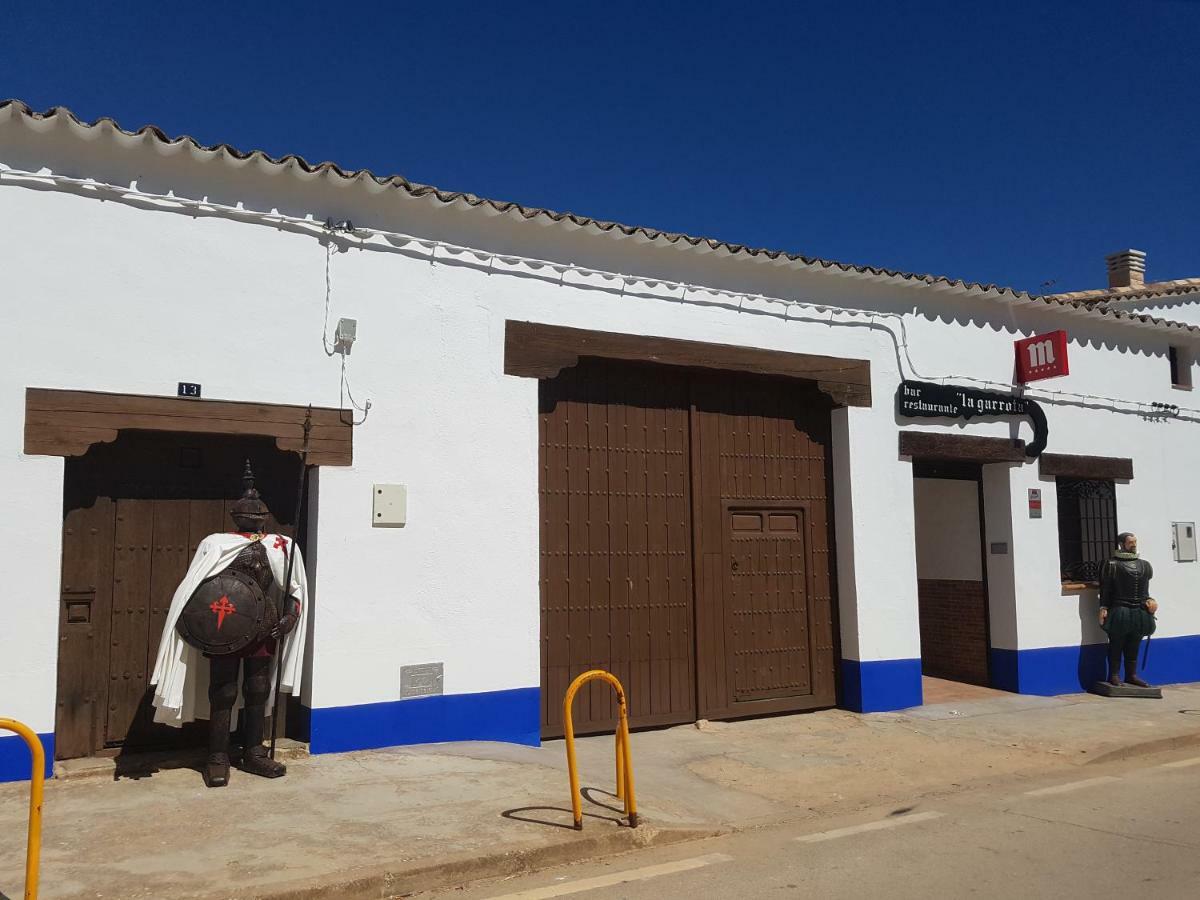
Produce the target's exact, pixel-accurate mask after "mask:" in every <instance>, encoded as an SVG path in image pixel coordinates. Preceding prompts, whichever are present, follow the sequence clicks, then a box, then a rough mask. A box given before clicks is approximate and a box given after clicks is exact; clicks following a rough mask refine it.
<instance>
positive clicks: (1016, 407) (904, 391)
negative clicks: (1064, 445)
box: [896, 380, 1048, 458]
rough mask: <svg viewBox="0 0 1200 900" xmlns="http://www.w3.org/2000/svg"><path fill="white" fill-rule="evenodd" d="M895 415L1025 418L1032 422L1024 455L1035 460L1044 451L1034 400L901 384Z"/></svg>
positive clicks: (1042, 423)
mask: <svg viewBox="0 0 1200 900" xmlns="http://www.w3.org/2000/svg"><path fill="white" fill-rule="evenodd" d="M896 412H897V414H898V415H901V416H905V417H906V418H921V419H974V418H977V417H978V418H981V419H1004V418H1023V417H1028V418H1029V420H1030V421H1031V422H1032V423H1033V443H1031V444H1027V445H1026V447H1025V455H1026V456H1028V457H1030V458H1036V457H1037V456H1040V455H1041V452H1042V451H1043V450H1045V449H1046V439H1047V437H1048V427H1047V424H1046V414H1045V413H1044V412H1043V411H1042V408H1041V407H1040V406H1039V405H1038V404H1037V402H1036V401H1034V400H1026V399H1025V398H1024V397H1014V396H1013V395H1012V394H1002V393H1000V392H999V391H983V390H979V389H978V388H967V387H959V386H958V385H952V384H933V383H932V382H928V381H907V380H906V381H902V382H900V388H899V390H897V391H896Z"/></svg>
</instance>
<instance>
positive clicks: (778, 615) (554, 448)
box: [540, 360, 836, 737]
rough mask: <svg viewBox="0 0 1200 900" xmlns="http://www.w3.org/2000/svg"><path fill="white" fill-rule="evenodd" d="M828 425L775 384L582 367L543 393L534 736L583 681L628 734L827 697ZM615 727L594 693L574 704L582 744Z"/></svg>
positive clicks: (628, 367)
mask: <svg viewBox="0 0 1200 900" xmlns="http://www.w3.org/2000/svg"><path fill="white" fill-rule="evenodd" d="M829 413H830V402H829V400H828V399H827V398H825V397H824V396H823V395H821V394H820V393H818V392H817V391H815V390H811V389H809V388H808V387H807V386H806V385H805V384H804V383H803V382H797V381H794V380H786V379H769V378H758V377H752V376H739V375H726V374H699V373H692V372H689V371H687V370H683V369H671V368H666V367H653V366H640V365H635V364H628V363H605V362H601V361H595V360H584V361H583V362H581V363H580V365H579V366H577V367H575V368H572V369H567V370H565V371H564V372H563V373H562V374H560V375H559V376H558V377H557V378H554V379H552V380H548V381H543V382H542V386H541V421H540V428H541V434H540V444H541V451H540V463H541V478H540V494H541V548H542V560H541V604H542V635H541V638H542V687H543V691H542V703H543V718H542V723H543V734H544V735H545V736H547V737H550V736H556V735H559V734H561V733H562V712H561V704H562V698H563V694H564V692H565V691H566V688H567V685H568V684H569V683H570V680H571V678H573V677H574V676H576V675H578V674H579V673H580V672H582V671H585V670H586V669H588V668H604V669H608V670H609V671H612V672H613V673H614V674H616V675H617V677H618V678H620V679H621V681H622V683H623V684H624V685H625V687H626V689H627V691H628V692H629V697H630V715H631V718H632V721H633V724H635V725H640V726H649V725H661V724H670V723H678V722H689V721H694V720H695V718H696V717H697V715H699V716H702V717H712V718H717V717H733V716H739V715H752V714H755V713H758V712H774V711H782V710H795V709H806V708H816V707H821V706H832V705H833V704H834V703H835V702H836V696H835V687H834V649H833V627H832V599H833V597H832V573H831V557H830V529H829V513H828V509H827V484H828V481H829V466H830V458H829V431H830V424H829ZM693 552H694V553H695V559H694V560H693ZM693 566H694V569H693ZM693 571H695V573H696V578H697V579H698V584H696V585H695V586H693V583H692V574H693ZM614 715H615V711H614V709H613V706H612V703H611V699H610V691H609V689H608V688H607V687H606V686H605V687H601V686H599V685H597V686H595V687H593V688H592V689H591V690H590V691H588V692H586V693H581V694H580V697H579V699H578V700H577V701H576V708H575V723H576V729H577V730H578V731H579V732H581V733H586V732H588V731H599V730H605V729H608V728H611V727H612V724H613V717H614Z"/></svg>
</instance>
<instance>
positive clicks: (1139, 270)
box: [1104, 250, 1146, 288]
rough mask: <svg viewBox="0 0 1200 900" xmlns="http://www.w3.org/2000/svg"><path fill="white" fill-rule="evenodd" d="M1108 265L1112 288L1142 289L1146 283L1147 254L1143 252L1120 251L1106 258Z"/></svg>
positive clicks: (1109, 281) (1109, 283)
mask: <svg viewBox="0 0 1200 900" xmlns="http://www.w3.org/2000/svg"><path fill="white" fill-rule="evenodd" d="M1104 261H1105V262H1106V263H1108V286H1109V287H1110V288H1140V287H1141V286H1142V285H1144V284H1145V283H1146V254H1145V253H1143V252H1142V251H1141V250H1120V251H1118V252H1116V253H1110V254H1108V256H1106V257H1104Z"/></svg>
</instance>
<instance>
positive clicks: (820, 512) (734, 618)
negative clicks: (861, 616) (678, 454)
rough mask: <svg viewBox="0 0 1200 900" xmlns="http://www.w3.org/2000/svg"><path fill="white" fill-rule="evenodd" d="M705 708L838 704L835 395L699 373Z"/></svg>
mask: <svg viewBox="0 0 1200 900" xmlns="http://www.w3.org/2000/svg"><path fill="white" fill-rule="evenodd" d="M692 399H693V424H692V435H693V457H692V458H693V471H694V476H693V489H692V493H693V498H694V501H693V502H694V507H695V508H694V513H693V515H694V520H695V547H696V553H697V556H698V558H699V560H700V564H701V565H700V570H701V573H702V574H701V581H700V585H699V589H698V593H697V599H696V607H697V617H696V622H697V629H698V631H697V640H696V643H697V669H698V683H699V701H700V706H699V712H700V715H701V716H704V717H708V718H720V717H730V716H740V715H753V714H756V713H760V712H774V711H783V710H795V709H811V708H818V707H823V706H832V705H834V703H835V702H836V684H835V672H834V669H835V649H834V621H833V606H834V596H833V586H834V576H833V561H832V554H831V552H830V551H831V548H832V543H833V541H832V510H831V500H830V497H829V484H830V482H831V459H830V447H831V441H832V438H831V430H830V420H829V413H830V408H831V406H830V402H829V400H828V399H827V398H826V397H824V396H822V395H821V394H820V393H819V392H817V391H816V390H815V389H813V388H812V387H811V386H808V387H806V386H805V385H804V384H803V383H800V382H796V381H789V380H783V379H768V378H751V377H746V376H743V377H740V378H738V377H731V376H725V375H719V374H715V373H714V374H707V375H697V376H695V377H694V379H693V392H692Z"/></svg>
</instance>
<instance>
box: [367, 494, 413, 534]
mask: <svg viewBox="0 0 1200 900" xmlns="http://www.w3.org/2000/svg"><path fill="white" fill-rule="evenodd" d="M371 494H372V496H373V497H374V502H373V503H372V504H371V524H372V525H373V526H374V527H376V528H403V527H404V525H405V523H407V522H408V488H406V487H405V486H404V485H402V484H376V485H372V490H371Z"/></svg>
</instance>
